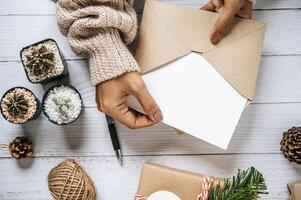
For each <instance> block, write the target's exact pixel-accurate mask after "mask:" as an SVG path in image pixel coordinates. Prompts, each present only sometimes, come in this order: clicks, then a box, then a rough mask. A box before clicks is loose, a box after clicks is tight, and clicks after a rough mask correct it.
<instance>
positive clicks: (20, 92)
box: [1, 87, 41, 124]
mask: <svg viewBox="0 0 301 200" xmlns="http://www.w3.org/2000/svg"><path fill="white" fill-rule="evenodd" d="M1 113H2V115H3V117H4V118H5V119H6V120H7V121H9V122H11V123H14V124H23V123H25V122H28V121H30V120H33V119H35V118H37V117H38V116H39V115H40V114H41V106H40V101H39V99H38V98H36V96H35V95H34V94H33V92H32V91H30V90H29V89H26V88H24V87H15V88H12V89H10V90H8V91H7V92H6V93H5V94H4V95H3V97H2V99H1Z"/></svg>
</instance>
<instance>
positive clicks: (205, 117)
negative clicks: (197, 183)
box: [128, 53, 248, 149]
mask: <svg viewBox="0 0 301 200" xmlns="http://www.w3.org/2000/svg"><path fill="white" fill-rule="evenodd" d="M142 78H143V80H144V82H145V84H146V87H147V88H148V90H149V92H150V93H151V95H152V96H153V98H154V99H155V100H156V102H157V103H158V105H159V107H160V109H161V111H162V113H163V120H162V122H163V123H165V124H167V125H169V126H171V127H174V128H176V129H179V130H181V131H183V132H185V133H188V134H190V135H193V136H195V137H197V138H200V139H202V140H204V141H206V142H208V143H211V144H213V145H216V146H218V147H220V148H222V149H227V147H228V145H229V143H230V140H231V137H232V135H233V133H234V130H235V128H236V126H237V124H238V121H239V119H240V117H241V115H242V113H243V110H244V108H245V106H246V104H247V102H248V99H247V98H245V97H243V96H242V95H241V94H240V93H239V92H238V91H237V90H236V89H235V88H233V87H232V86H231V84H230V83H229V82H228V81H227V80H225V79H224V77H223V76H222V75H221V74H219V73H218V72H217V71H216V70H215V68H214V67H213V66H212V65H211V64H210V63H209V62H208V61H207V60H206V59H205V58H204V57H202V55H201V54H199V53H190V54H188V55H186V56H184V57H182V58H179V59H177V60H175V61H173V62H170V63H168V64H165V65H163V66H162V67H160V68H157V69H155V70H153V71H151V72H149V73H146V74H144V75H142ZM167 80H168V81H167ZM128 104H129V106H130V107H132V108H133V109H135V110H138V111H140V112H143V110H142V108H141V106H140V104H139V103H138V102H137V100H136V99H135V98H133V97H130V98H129V99H128Z"/></svg>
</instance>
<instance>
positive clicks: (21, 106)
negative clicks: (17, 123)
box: [7, 93, 28, 117]
mask: <svg viewBox="0 0 301 200" xmlns="http://www.w3.org/2000/svg"><path fill="white" fill-rule="evenodd" d="M7 107H8V112H9V113H10V114H11V115H13V116H15V117H17V116H19V115H23V114H26V113H27V111H28V100H27V99H26V98H25V96H24V95H23V94H18V93H14V94H13V95H12V96H10V97H9V98H8V101H7Z"/></svg>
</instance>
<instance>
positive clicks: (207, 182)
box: [135, 176, 215, 200]
mask: <svg viewBox="0 0 301 200" xmlns="http://www.w3.org/2000/svg"><path fill="white" fill-rule="evenodd" d="M214 180H215V178H213V177H208V176H204V177H203V190H202V192H201V194H199V195H198V196H197V200H208V198H209V190H210V188H211V187H212V184H213V182H214ZM135 200H147V197H143V196H141V195H139V194H137V195H136V196H135Z"/></svg>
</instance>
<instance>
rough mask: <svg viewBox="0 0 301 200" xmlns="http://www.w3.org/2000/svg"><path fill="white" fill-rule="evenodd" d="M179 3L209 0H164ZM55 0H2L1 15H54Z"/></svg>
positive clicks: (263, 4) (139, 1)
mask: <svg viewBox="0 0 301 200" xmlns="http://www.w3.org/2000/svg"><path fill="white" fill-rule="evenodd" d="M162 1H166V2H172V3H176V4H179V5H185V6H190V7H200V5H202V4H204V3H206V2H207V0H162ZM54 2H55V0H42V1H36V0H1V1H0V15H53V14H54V13H55V3H54ZM144 2H145V0H136V1H135V8H136V9H137V11H138V12H141V11H142V9H143V5H144ZM299 8H301V1H300V0H259V1H257V4H255V6H254V9H256V10H258V9H260V10H271V9H281V10H283V9H299Z"/></svg>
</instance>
